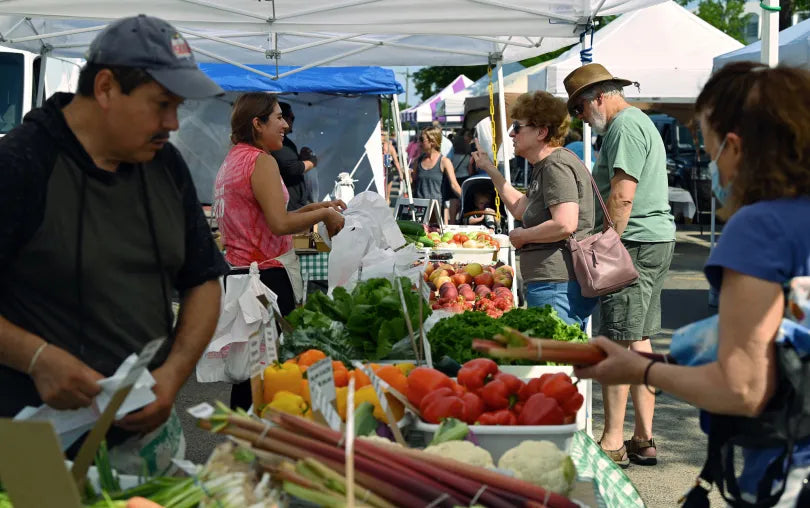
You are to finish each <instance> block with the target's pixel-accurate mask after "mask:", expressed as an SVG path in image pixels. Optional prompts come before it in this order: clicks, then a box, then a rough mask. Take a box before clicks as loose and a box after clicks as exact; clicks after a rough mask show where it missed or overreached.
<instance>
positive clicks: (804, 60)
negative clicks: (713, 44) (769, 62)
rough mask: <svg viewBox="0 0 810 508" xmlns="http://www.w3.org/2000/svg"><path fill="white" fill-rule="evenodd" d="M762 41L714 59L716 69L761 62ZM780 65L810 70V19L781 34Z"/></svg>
mask: <svg viewBox="0 0 810 508" xmlns="http://www.w3.org/2000/svg"><path fill="white" fill-rule="evenodd" d="M761 56H762V41H757V42H754V43H753V44H749V45H748V46H746V47H744V48H740V49H738V50H736V51H731V52H730V53H725V54H722V55H720V56H717V57H715V58H714V68H715V69H719V68H720V67H722V66H724V65H726V64H727V63H730V62H740V61H745V60H751V61H755V62H759V61H761V60H760V58H761ZM779 63H781V64H784V65H790V66H793V67H802V68H804V69H810V19H808V20H805V21H802V22H801V23H797V24H795V25H793V26H791V27H789V28H786V29H784V30H782V31H781V32H779Z"/></svg>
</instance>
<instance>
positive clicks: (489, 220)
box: [461, 175, 508, 234]
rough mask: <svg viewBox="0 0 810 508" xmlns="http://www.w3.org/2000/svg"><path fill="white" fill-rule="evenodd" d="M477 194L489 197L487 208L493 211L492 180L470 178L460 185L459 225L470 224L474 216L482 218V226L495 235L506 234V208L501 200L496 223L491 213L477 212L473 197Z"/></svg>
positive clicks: (480, 176) (481, 177)
mask: <svg viewBox="0 0 810 508" xmlns="http://www.w3.org/2000/svg"><path fill="white" fill-rule="evenodd" d="M477 194H487V195H488V196H489V200H488V203H489V204H488V205H487V208H492V209H495V185H494V184H493V183H492V179H491V178H490V177H488V176H486V175H476V176H471V177H469V178H467V179H466V180H464V182H463V183H462V184H461V223H462V224H470V223H471V222H470V220H471V219H472V218H473V217H476V216H481V215H483V216H484V220H483V222H480V223H478V224H477V225H483V226H486V227H488V228H489V229H493V230H495V233H496V234H505V233H507V228H508V226H507V219H506V206H505V205H504V202H503V200H501V220H500V222H498V221H497V220H496V216H495V214H494V213H492V212H487V211H485V210H478V209H477V208H478V207H477V206H476V200H475V196H476V195H477Z"/></svg>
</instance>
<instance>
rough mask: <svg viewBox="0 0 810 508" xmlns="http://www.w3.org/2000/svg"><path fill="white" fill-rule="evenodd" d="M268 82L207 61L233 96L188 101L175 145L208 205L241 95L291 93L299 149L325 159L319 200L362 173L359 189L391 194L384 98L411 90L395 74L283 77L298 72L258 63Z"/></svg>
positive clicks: (372, 71)
mask: <svg viewBox="0 0 810 508" xmlns="http://www.w3.org/2000/svg"><path fill="white" fill-rule="evenodd" d="M250 67H251V68H252V69H255V70H256V71H258V72H259V73H264V74H266V75H267V76H262V75H260V74H257V73H256V72H253V71H251V70H247V69H245V68H243V66H236V65H231V64H218V63H201V64H200V68H201V69H202V70H203V71H204V72H205V73H206V74H207V75H208V76H210V77H211V78H212V79H213V80H214V81H216V82H217V83H218V84H219V85H220V86H221V87H222V88H223V89H224V90H226V92H227V93H226V95H225V96H224V97H222V98H219V99H218V100H206V101H187V102H186V104H184V106H183V107H182V109H181V111H180V129H179V130H178V131H177V132H176V133H174V134H173V135H172V142H173V143H174V144H175V145H176V146H177V147H178V149H179V150H180V152H181V153H182V154H183V157H184V158H185V160H186V161H187V162H188V165H189V169H190V170H191V173H192V176H193V178H194V183H195V186H196V188H197V193H198V195H199V198H200V201H202V202H203V203H211V202H212V201H213V188H214V179H215V178H216V174H217V171H218V170H219V166H220V165H221V164H222V161H223V160H224V158H225V155H226V154H227V152H228V150H229V149H230V141H229V139H230V115H231V106H232V104H233V102H234V100H235V99H236V97H237V96H238V95H239V94H240V93H244V92H269V93H279V94H285V95H284V97H282V98H281V100H282V101H284V102H288V103H289V104H290V105H291V106H292V108H293V112H294V113H295V126H294V131H293V132H292V133H291V134H290V139H292V140H293V141H294V142H295V144H296V145H297V146H298V148H299V149H300V148H301V147H304V146H308V147H310V148H311V149H312V150H313V151H314V152H315V154H316V155H317V156H318V166H317V167H316V168H315V169H313V170H312V171H313V172H314V174H315V175H316V176H317V181H318V185H317V187H318V189H317V191H316V194H317V197H318V199H323V198H324V196H326V195H327V194H328V193H330V192H332V190H333V186H334V183H335V181H336V179H337V176H338V173H341V172H347V173H351V172H352V171H353V170H355V173H354V178H355V180H357V181H358V182H357V184H356V185H357V189H358V190H364V189H366V188H369V187H371V186H372V185H373V187H374V189H376V190H377V191H378V192H380V193H384V189H383V178H384V175H383V168H382V148H381V146H380V136H379V130H378V129H379V128H380V127H379V124H380V105H379V101H380V100H381V96H386V95H391V96H393V95H395V94H399V93H402V92H403V88H402V85H400V84H399V83H398V82H397V81H396V79H395V76H394V72H393V71H391V70H389V69H383V68H381V67H313V68H309V69H305V70H302V71H299V72H296V73H292V74H289V75H286V76H283V73H284V72H287V71H289V70H293V69H295V68H294V67H279V68H278V72H279V75H282V76H283V77H281V78H280V79H277V80H276V79H272V77H271V76H272V75H275V73H276V67H275V65H251V66H250Z"/></svg>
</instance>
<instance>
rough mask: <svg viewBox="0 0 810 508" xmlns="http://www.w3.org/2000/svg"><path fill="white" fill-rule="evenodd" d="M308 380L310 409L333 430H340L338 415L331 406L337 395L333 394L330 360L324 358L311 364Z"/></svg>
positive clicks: (308, 370) (333, 376)
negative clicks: (320, 416)
mask: <svg viewBox="0 0 810 508" xmlns="http://www.w3.org/2000/svg"><path fill="white" fill-rule="evenodd" d="M307 379H308V380H309V394H310V398H311V399H312V408H313V409H314V410H315V411H318V412H319V413H321V414H322V415H323V417H324V418H325V419H326V423H327V424H329V427H331V428H332V429H334V430H339V429H340V415H339V414H338V413H337V410H335V406H333V405H332V401H333V400H335V398H336V396H337V394H336V393H335V374H334V372H333V371H332V359H331V358H324V359H323V360H320V361H318V362H315V363H313V364H312V365H310V366H309V368H308V369H307Z"/></svg>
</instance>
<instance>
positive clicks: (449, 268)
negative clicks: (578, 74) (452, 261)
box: [436, 263, 456, 276]
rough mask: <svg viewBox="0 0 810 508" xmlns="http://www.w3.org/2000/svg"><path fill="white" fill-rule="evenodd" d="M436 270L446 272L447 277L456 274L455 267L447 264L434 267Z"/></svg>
mask: <svg viewBox="0 0 810 508" xmlns="http://www.w3.org/2000/svg"><path fill="white" fill-rule="evenodd" d="M436 268H437V269H438V270H447V275H448V276H449V275H453V274H454V273H456V267H455V266H453V265H448V264H447V263H442V264H440V265H439V266H437V267H436Z"/></svg>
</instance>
